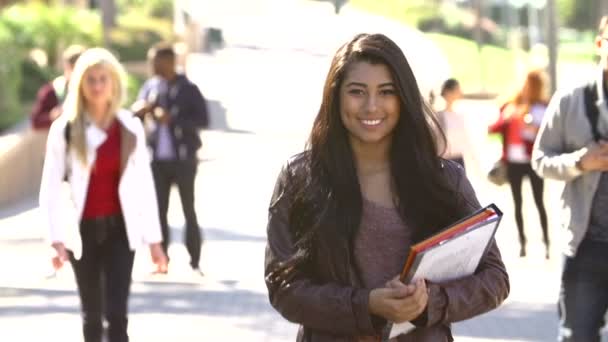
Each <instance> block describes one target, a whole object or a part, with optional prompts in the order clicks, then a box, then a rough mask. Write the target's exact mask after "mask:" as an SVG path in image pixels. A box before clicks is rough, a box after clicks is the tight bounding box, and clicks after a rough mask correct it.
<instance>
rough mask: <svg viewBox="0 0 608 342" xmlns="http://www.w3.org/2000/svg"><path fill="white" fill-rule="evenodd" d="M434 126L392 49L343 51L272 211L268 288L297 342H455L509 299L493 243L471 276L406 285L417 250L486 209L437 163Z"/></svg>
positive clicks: (370, 44) (361, 44)
mask: <svg viewBox="0 0 608 342" xmlns="http://www.w3.org/2000/svg"><path fill="white" fill-rule="evenodd" d="M437 126H438V123H437V121H436V119H434V115H433V114H432V113H431V110H430V109H429V107H428V106H427V105H426V104H425V103H424V102H423V100H422V97H421V95H420V91H419V88H418V85H417V83H416V79H415V77H414V74H413V72H412V69H411V68H410V66H409V64H408V61H407V59H406V58H405V56H404V54H403V52H402V51H401V49H400V48H399V47H398V46H397V45H396V44H395V43H394V42H393V41H392V40H390V39H389V38H388V37H386V36H384V35H381V34H372V35H370V34H360V35H357V36H355V37H354V38H353V39H352V40H350V41H348V42H347V43H346V44H344V45H343V46H342V47H341V48H340V49H339V50H338V51H337V53H336V54H335V56H334V57H333V61H332V63H331V66H330V69H329V73H328V75H327V79H326V81H325V87H324V90H323V98H322V102H321V106H320V109H319V112H318V115H317V117H316V119H315V121H314V124H313V128H312V131H311V133H310V137H309V140H308V144H307V148H306V150H305V151H304V152H302V153H300V154H298V155H295V156H294V157H292V158H291V159H289V161H288V162H287V163H286V164H285V165H284V166H283V168H282V170H281V172H280V174H279V176H278V179H277V182H276V185H275V189H274V192H273V195H272V198H271V201H270V206H269V214H268V226H267V234H268V242H267V246H266V258H265V272H264V275H265V280H266V286H267V288H268V293H269V299H270V303H271V304H272V305H273V307H274V308H275V309H276V310H277V311H278V312H279V313H281V315H282V316H283V317H285V318H286V319H288V320H289V321H291V322H294V323H297V324H299V325H300V329H299V332H298V335H297V337H296V340H297V341H301V342H304V341H317V342H323V341H378V340H379V339H381V338H382V337H383V336H386V330H387V329H388V328H389V327H390V325H389V324H388V322H398V323H399V322H405V321H411V322H412V323H414V324H415V325H416V326H417V328H416V329H414V330H413V331H411V332H409V333H407V334H402V335H400V336H398V337H397V340H398V341H419V342H426V341H428V342H430V341H433V342H435V341H452V340H453V338H452V334H451V328H450V324H451V323H452V322H456V321H460V320H464V319H468V318H471V317H474V316H477V315H479V314H482V313H484V312H487V311H489V310H492V309H494V308H495V307H497V306H498V305H500V303H502V301H503V300H504V299H505V298H506V297H507V295H508V293H509V277H508V275H507V272H506V270H505V267H504V264H503V262H502V259H501V257H500V252H499V250H498V247H497V246H496V243H495V241H492V242H491V244H490V247H489V250H488V253H487V254H486V255H485V256H484V257H483V258H482V260H481V262H480V265H479V267H478V268H477V270H476V271H475V273H474V274H473V275H471V276H467V277H464V278H461V279H459V280H456V281H450V282H446V283H432V282H429V281H424V280H422V279H421V280H418V281H416V282H415V283H411V284H403V283H401V282H400V281H399V280H398V275H399V274H400V272H401V270H402V268H403V266H404V263H405V259H406V257H407V253H408V251H409V247H410V246H411V245H412V244H414V243H416V242H419V241H422V240H423V239H425V238H426V237H429V236H431V235H433V234H434V233H436V232H437V231H438V230H439V229H441V228H442V227H445V226H447V225H449V224H451V223H454V222H455V221H457V220H458V219H460V218H462V217H465V216H466V215H468V214H471V213H473V212H475V211H476V210H478V209H479V208H480V205H479V203H478V201H477V199H476V197H475V193H474V191H473V189H472V187H471V184H470V183H469V181H468V180H467V178H466V176H465V173H464V169H463V168H462V166H460V165H459V164H457V163H456V162H453V161H448V160H445V159H442V158H441V157H439V156H438V154H437V153H438V151H437V142H436V140H435V139H436V138H435V133H434V132H435V131H434V130H435V128H437ZM439 132H441V131H440V130H439ZM439 135H440V137H441V138H442V139H444V137H443V135H442V134H439ZM443 146H445V144H443Z"/></svg>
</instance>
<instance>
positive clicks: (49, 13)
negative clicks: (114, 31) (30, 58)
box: [0, 3, 101, 66]
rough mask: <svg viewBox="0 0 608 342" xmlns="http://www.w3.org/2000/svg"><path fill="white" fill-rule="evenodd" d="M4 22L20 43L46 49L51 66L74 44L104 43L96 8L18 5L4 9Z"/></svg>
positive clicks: (25, 47)
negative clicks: (67, 47) (66, 48)
mask: <svg viewBox="0 0 608 342" xmlns="http://www.w3.org/2000/svg"><path fill="white" fill-rule="evenodd" d="M0 22H2V23H3V24H4V25H5V27H6V28H8V29H9V31H10V33H11V35H12V36H13V41H14V43H15V44H17V45H18V46H20V47H22V48H24V49H28V50H29V49H33V48H41V49H42V50H44V51H45V52H46V54H47V56H48V59H49V65H51V66H54V65H56V63H57V60H58V58H59V56H58V54H59V53H60V52H61V50H63V48H65V47H66V46H68V45H70V44H74V43H79V44H83V45H89V46H93V45H99V44H100V43H101V21H100V19H99V15H98V14H96V13H95V12H92V11H86V10H77V9H74V8H71V7H63V6H54V7H49V6H46V5H43V4H40V3H33V4H28V5H14V6H11V7H9V8H7V9H5V10H4V11H3V12H2V14H1V15H0Z"/></svg>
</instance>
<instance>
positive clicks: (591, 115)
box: [583, 82, 601, 141]
mask: <svg viewBox="0 0 608 342" xmlns="http://www.w3.org/2000/svg"><path fill="white" fill-rule="evenodd" d="M583 91H584V96H585V114H586V115H587V119H589V124H591V133H593V140H595V141H599V140H600V138H601V136H600V132H599V131H598V130H597V118H598V117H599V115H600V113H599V111H598V110H597V104H596V102H597V84H596V83H595V82H594V83H591V84H588V85H586V86H585V88H584V89H583Z"/></svg>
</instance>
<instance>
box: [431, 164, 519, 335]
mask: <svg viewBox="0 0 608 342" xmlns="http://www.w3.org/2000/svg"><path fill="white" fill-rule="evenodd" d="M447 164H449V165H450V166H448V167H447V169H448V170H447V172H448V173H450V174H448V176H449V177H456V179H457V184H458V190H459V192H460V193H461V195H462V198H463V200H464V201H465V202H466V203H467V205H468V207H469V210H470V212H474V211H475V210H477V209H479V208H481V206H480V204H479V202H478V200H477V198H476V196H475V191H474V190H473V188H472V186H471V184H470V183H469V181H468V179H467V178H466V176H465V174H464V169H463V168H462V167H461V166H459V165H455V163H452V162H449V163H447ZM509 286H510V285H509V276H508V274H507V271H506V269H505V265H504V264H503V262H502V259H501V256H500V251H499V250H498V247H497V245H496V241H495V240H493V241H492V244H491V247H490V248H489V249H488V252H487V253H486V255H485V256H484V257H483V258H482V259H481V261H480V264H479V266H478V268H477V270H476V271H475V273H474V274H473V275H471V276H468V277H465V278H462V279H458V280H453V281H450V282H445V283H440V284H435V283H429V302H428V306H427V310H426V313H427V317H426V320H423V326H433V325H436V324H449V323H452V322H457V321H462V320H465V319H469V318H471V317H474V316H477V315H480V314H482V313H485V312H488V311H490V310H492V309H494V308H496V307H498V306H499V305H500V304H501V303H502V302H503V301H504V300H505V299H506V298H507V296H508V295H509ZM419 326H420V325H419Z"/></svg>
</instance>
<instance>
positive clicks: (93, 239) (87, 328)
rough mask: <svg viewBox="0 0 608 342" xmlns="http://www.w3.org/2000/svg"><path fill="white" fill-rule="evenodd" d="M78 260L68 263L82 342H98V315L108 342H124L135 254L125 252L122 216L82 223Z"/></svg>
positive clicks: (100, 335) (126, 247)
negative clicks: (76, 297)
mask: <svg viewBox="0 0 608 342" xmlns="http://www.w3.org/2000/svg"><path fill="white" fill-rule="evenodd" d="M80 236H81V239H82V257H81V258H80V259H79V260H76V259H75V258H74V254H73V253H72V252H70V253H69V254H70V261H71V264H72V268H73V269H74V274H75V276H76V283H77V284H78V294H79V295H80V304H81V310H82V320H83V334H84V341H85V342H101V340H102V330H103V329H102V315H103V316H105V319H106V321H107V322H108V341H109V342H127V341H129V336H128V335H127V310H128V300H129V291H130V287H131V272H132V270H133V258H134V256H135V253H134V252H133V251H131V249H130V248H129V242H128V240H127V234H126V231H125V225H124V221H123V220H122V216H114V217H113V219H112V220H98V221H92V220H86V221H85V220H83V221H82V222H81V225H80Z"/></svg>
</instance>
